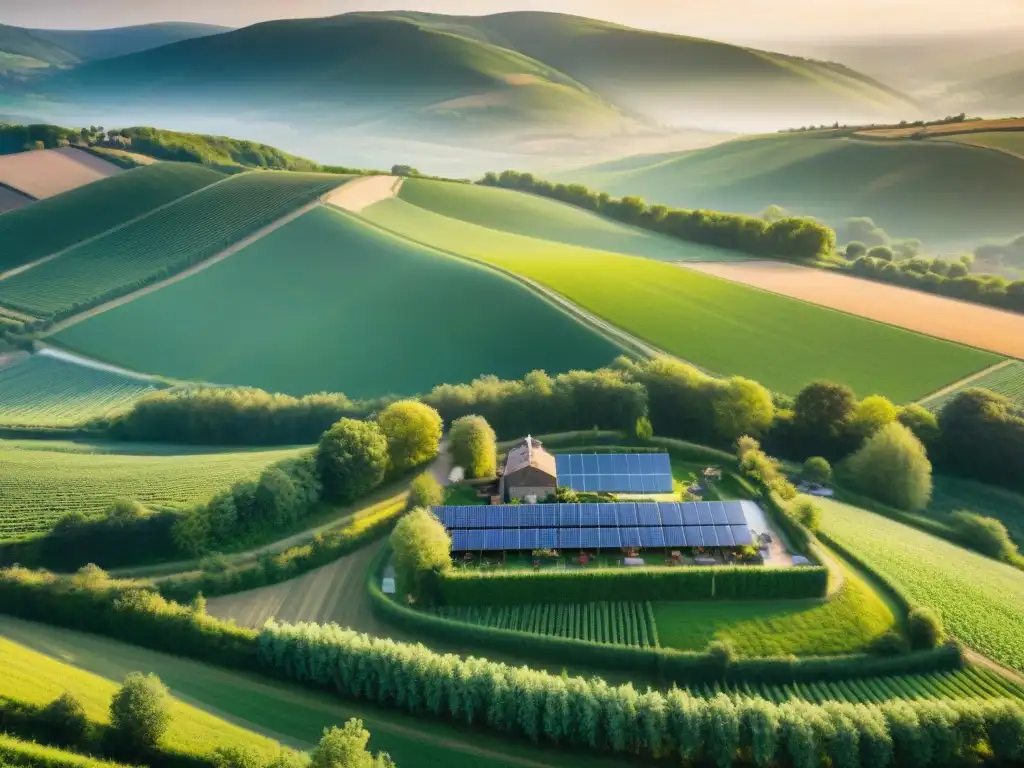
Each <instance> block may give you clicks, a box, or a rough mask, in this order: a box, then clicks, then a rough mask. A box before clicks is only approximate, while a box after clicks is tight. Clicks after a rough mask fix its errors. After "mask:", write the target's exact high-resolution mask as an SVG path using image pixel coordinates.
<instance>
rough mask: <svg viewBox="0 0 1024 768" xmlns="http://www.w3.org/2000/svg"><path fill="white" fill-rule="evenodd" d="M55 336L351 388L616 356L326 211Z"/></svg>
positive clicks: (190, 372) (559, 319)
mask: <svg viewBox="0 0 1024 768" xmlns="http://www.w3.org/2000/svg"><path fill="white" fill-rule="evenodd" d="M225 296H231V301H230V302H225V300H224V297H225ZM168 317H174V318H175V321H174V322H172V323H169V322H167V318H168ZM269 318H273V319H272V321H271V322H268V319H269ZM254 328H259V329H260V330H259V332H253V329H254ZM296 340H305V341H304V342H302V343H296ZM54 341H56V342H57V343H59V344H61V345H64V346H66V347H68V348H71V349H74V350H76V351H79V352H81V353H83V354H87V355H90V356H94V357H97V358H99V359H102V360H106V361H108V362H114V363H117V364H118V365H123V366H126V367H128V368H131V369H133V370H145V371H148V372H153V373H160V374H165V375H168V376H173V377H176V378H185V379H203V380H206V381H213V382H216V383H219V384H247V385H253V386H259V387H262V388H264V389H268V390H271V391H282V392H288V393H290V394H296V395H298V394H307V393H311V392H319V391H324V390H326V391H343V392H345V393H346V394H348V395H349V396H353V397H364V396H379V395H383V394H387V393H402V394H411V393H416V392H423V391H426V390H428V389H430V388H431V387H432V386H434V385H435V384H438V383H442V382H462V381H469V380H471V379H473V378H475V377H477V376H479V375H481V374H483V373H494V374H498V375H500V376H504V377H519V376H522V375H523V374H524V373H526V372H527V371H530V370H533V369H534V368H544V369H546V370H547V371H549V372H551V373H556V372H562V371H567V370H570V369H573V368H588V369H589V368H595V367H599V366H601V365H605V364H607V363H609V362H610V361H611V360H612V359H613V358H614V357H615V356H616V355H617V354H619V350H618V348H617V347H615V346H614V345H613V344H611V343H610V342H608V341H606V340H605V339H604V338H603V337H602V336H600V335H598V334H597V333H596V332H594V331H591V330H590V329H588V328H586V327H584V326H582V325H580V324H579V323H578V322H577V321H575V320H574V319H572V318H571V317H570V316H569V315H567V314H565V313H563V312H561V311H560V310H558V309H556V308H555V307H554V306H552V305H551V304H548V303H546V302H545V301H543V300H541V299H540V298H539V297H537V296H536V295H535V294H534V293H532V292H531V291H530V290H528V289H526V288H524V287H523V286H521V285H519V284H518V283H516V282H515V281H513V280H511V279H508V278H505V277H502V276H500V275H498V274H495V273H494V272H492V271H490V270H487V269H485V268H482V267H479V266H476V265H473V264H470V263H467V262H464V261H462V260H459V259H455V258H452V257H450V256H447V255H444V254H440V253H437V252H436V251H433V250H431V249H429V248H425V247H422V246H418V245H415V244H413V243H410V242H408V241H406V240H403V239H401V238H399V237H396V236H394V235H391V234H388V233H385V232H382V231H380V230H378V229H377V228H375V227H373V226H371V225H368V224H367V223H366V222H363V221H360V220H359V219H357V218H355V217H353V216H351V215H349V214H346V213H342V212H340V211H336V210H333V209H328V208H319V209H315V210H313V211H310V212H309V213H306V214H305V215H303V216H301V217H300V218H299V219H297V220H295V221H293V222H290V223H289V224H286V225H285V226H283V227H281V228H280V229H278V230H277V231H275V232H273V233H271V234H269V235H268V236H266V237H264V238H262V239H261V240H259V241H257V242H256V243H254V244H252V245H250V246H248V247H247V248H245V249H243V250H242V251H240V252H239V253H236V254H235V255H233V256H231V257H229V258H227V259H225V260H224V261H221V262H219V263H217V264H214V265H213V266H211V267H210V268H209V269H206V270H204V271H202V272H200V273H198V274H196V275H193V276H191V277H188V278H187V279H185V280H182V281H180V282H177V283H174V284H172V285H168V286H165V287H163V288H161V289H160V290H159V291H156V292H153V293H150V294H147V295H145V296H142V297H140V298H137V299H135V300H134V301H132V302H129V303H127V304H123V305H121V306H118V307H116V308H114V309H111V310H109V311H107V312H104V313H102V314H99V315H96V316H94V317H91V318H89V319H87V320H85V321H84V322H81V323H79V324H77V325H73V326H71V327H69V328H67V329H65V330H63V331H61V332H60V333H58V334H57V335H56V336H55V337H54ZM228 350H230V352H228ZM268 361H269V364H268Z"/></svg>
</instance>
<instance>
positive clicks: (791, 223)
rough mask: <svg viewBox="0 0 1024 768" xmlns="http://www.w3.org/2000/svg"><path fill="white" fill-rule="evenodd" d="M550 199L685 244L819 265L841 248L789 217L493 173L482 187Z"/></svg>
mask: <svg viewBox="0 0 1024 768" xmlns="http://www.w3.org/2000/svg"><path fill="white" fill-rule="evenodd" d="M479 183H480V184H482V185H484V186H491V187H504V188H506V189H515V190H518V191H520V192H529V193H531V194H535V195H542V196H544V197H550V198H553V199H555V200H560V201H561V202H564V203H569V204H570V205H575V206H577V207H579V208H583V209H586V210H588V211H594V212H595V213H600V214H601V215H603V216H608V217H609V218H612V219H616V220H618V221H622V222H624V223H626V224H631V225H633V226H638V227H643V228H644V229H650V230H653V231H655V232H661V233H663V234H666V235H670V236H672V237H678V238H680V239H682V240H688V241H691V242H695V243H704V244H706V245H713V246H717V247H719V248H728V249H731V250H736V251H742V252H744V253H749V254H753V255H756V256H772V257H776V258H783V259H810V260H814V259H818V258H820V257H822V256H825V255H827V254H830V253H831V252H832V250H833V249H834V248H835V244H836V235H835V232H834V231H833V230H831V229H829V228H828V227H826V226H825V225H823V224H820V223H819V222H817V221H815V220H813V219H809V218H800V217H795V216H789V217H785V218H780V219H777V220H775V221H772V222H767V221H765V220H764V219H763V218H758V217H753V216H744V215H742V214H732V213H720V212H717V211H703V210H693V211H691V210H682V209H674V208H668V207H667V206H664V205H648V204H647V203H646V202H645V201H644V200H643V199H642V198H639V197H623V198H613V197H611V196H609V195H608V194H606V193H603V192H594V191H592V190H590V189H588V188H587V187H585V186H583V185H582V184H553V183H551V182H549V181H544V180H543V179H538V178H536V177H535V176H534V175H533V174H532V173H520V172H518V171H502V172H501V173H500V174H496V173H488V174H486V175H485V176H484V178H483V179H482V180H481V181H480V182H479Z"/></svg>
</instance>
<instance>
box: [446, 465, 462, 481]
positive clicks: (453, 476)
mask: <svg viewBox="0 0 1024 768" xmlns="http://www.w3.org/2000/svg"><path fill="white" fill-rule="evenodd" d="M465 477H466V470H464V469H463V468H462V467H452V471H451V472H449V473H448V482H449V483H461V482H462V481H463V480H464V479H465Z"/></svg>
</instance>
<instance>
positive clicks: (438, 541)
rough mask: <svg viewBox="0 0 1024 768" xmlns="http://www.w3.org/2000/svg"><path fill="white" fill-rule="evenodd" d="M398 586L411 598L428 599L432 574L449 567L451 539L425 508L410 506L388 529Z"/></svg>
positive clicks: (430, 596)
mask: <svg viewBox="0 0 1024 768" xmlns="http://www.w3.org/2000/svg"><path fill="white" fill-rule="evenodd" d="M391 549H392V551H393V553H394V555H393V560H394V564H395V577H396V581H397V587H398V589H399V590H400V591H401V592H402V593H404V594H407V595H409V596H411V597H412V598H414V599H417V600H419V599H425V600H426V601H428V602H432V601H433V598H434V595H433V594H432V592H430V591H428V590H429V589H432V587H433V577H434V576H436V575H438V574H442V573H444V572H445V571H447V570H448V569H449V568H451V564H452V560H451V552H452V542H451V539H450V538H449V536H448V532H447V531H446V530H445V529H444V526H443V525H441V523H440V521H438V519H437V518H436V517H434V516H433V515H432V514H431V513H430V512H429V511H428V510H426V509H423V508H422V507H421V508H419V509H414V510H413V511H412V512H410V513H409V514H407V515H406V516H405V517H403V518H402V519H401V520H399V521H398V525H396V526H395V530H394V531H392V533H391Z"/></svg>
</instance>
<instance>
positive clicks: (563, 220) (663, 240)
mask: <svg viewBox="0 0 1024 768" xmlns="http://www.w3.org/2000/svg"><path fill="white" fill-rule="evenodd" d="M401 197H402V199H403V200H406V201H407V202H410V203H412V204H413V205H416V206H418V207H420V208H425V209H426V210H429V211H433V212H434V213H439V214H441V215H442V216H446V217H449V218H452V219H458V220H460V221H465V222H468V223H470V224H478V225H480V226H481V227H487V228H489V229H497V230H501V231H502V232H510V233H512V234H516V235H525V236H526V237H535V238H538V239H541V240H551V241H553V242H556V243H565V244H566V245H578V246H582V247H584V248H598V249H601V250H605V251H615V252H618V253H627V254H630V255H632V256H646V257H648V258H651V259H659V260H661V261H730V260H734V259H744V258H746V257H745V256H744V255H743V254H739V253H735V252H733V251H727V250H723V249H720V248H713V247H711V246H707V245H700V244H697V243H688V242H685V241H683V240H678V239H675V238H670V237H666V236H663V235H659V234H657V233H655V232H647V231H645V230H642V229H639V228H635V227H629V226H626V225H625V224H620V223H618V222H615V221H611V220H609V219H606V218H604V217H602V216H598V215H597V214H596V213H590V212H589V211H584V210H580V209H579V208H576V207H575V206H572V205H568V204H566V203H560V202H558V201H556V200H549V199H546V198H543V197H539V196H537V195H528V194H524V193H521V192H515V191H512V190H509V189H499V188H497V187H484V186H477V185H467V184H451V183H447V182H442V181H430V180H427V179H407V180H406V181H405V183H404V184H403V185H402V192H401Z"/></svg>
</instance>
